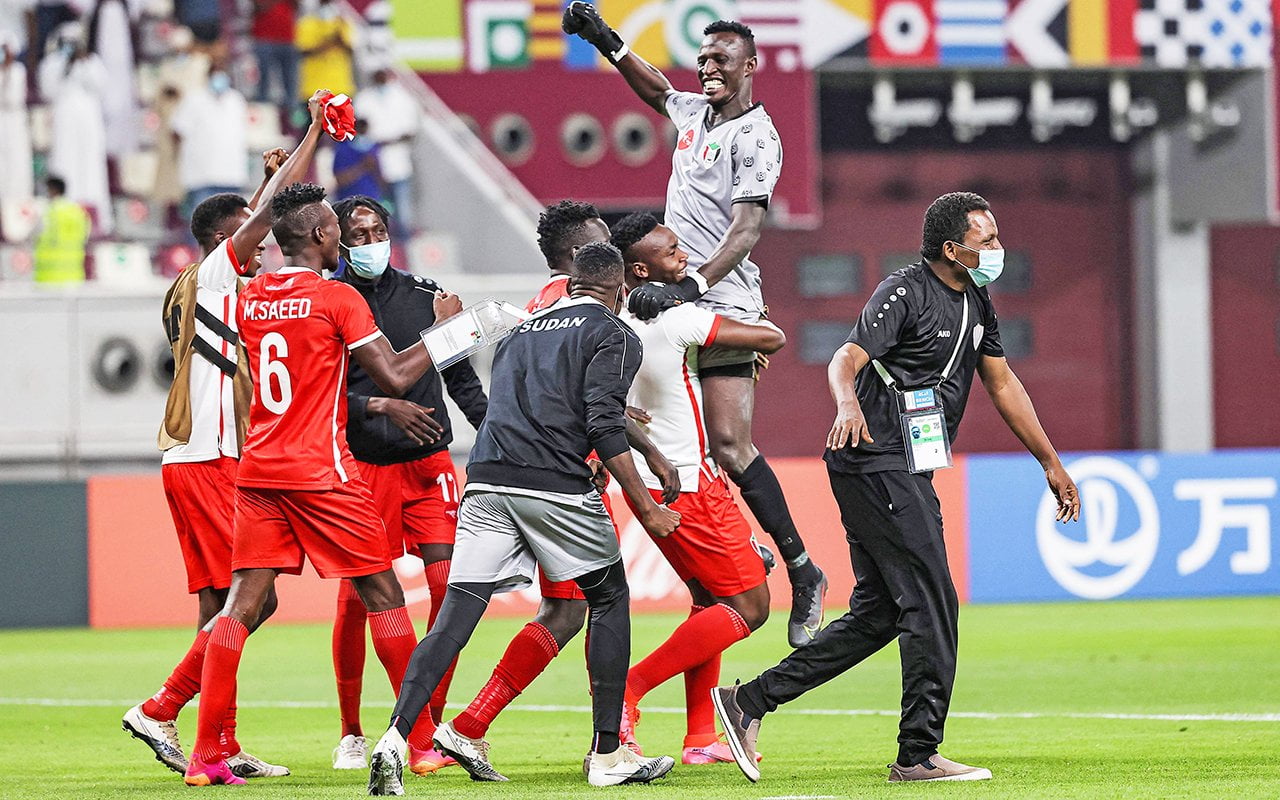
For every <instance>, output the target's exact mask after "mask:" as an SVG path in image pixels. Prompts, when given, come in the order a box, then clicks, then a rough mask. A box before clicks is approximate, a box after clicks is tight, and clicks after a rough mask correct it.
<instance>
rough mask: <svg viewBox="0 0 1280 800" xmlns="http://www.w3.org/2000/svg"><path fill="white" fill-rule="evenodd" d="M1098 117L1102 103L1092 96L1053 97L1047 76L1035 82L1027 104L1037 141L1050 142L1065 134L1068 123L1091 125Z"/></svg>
mask: <svg viewBox="0 0 1280 800" xmlns="http://www.w3.org/2000/svg"><path fill="white" fill-rule="evenodd" d="M1097 116H1098V104H1097V103H1096V102H1095V101H1094V100H1092V99H1091V98H1088V97H1068V98H1064V99H1062V100H1055V99H1054V98H1053V86H1052V85H1051V84H1050V83H1049V79H1048V78H1047V77H1045V76H1044V75H1037V76H1036V77H1035V78H1033V79H1032V81H1031V101H1030V102H1029V103H1028V104H1027V119H1028V120H1029V121H1030V122H1031V137H1032V138H1033V139H1035V140H1036V141H1037V142H1047V141H1049V140H1050V139H1052V138H1053V137H1054V136H1056V135H1058V134H1059V133H1062V130H1063V129H1064V128H1066V127H1067V126H1072V127H1078V128H1087V127H1089V126H1090V125H1092V124H1093V121H1094V119H1096V118H1097Z"/></svg>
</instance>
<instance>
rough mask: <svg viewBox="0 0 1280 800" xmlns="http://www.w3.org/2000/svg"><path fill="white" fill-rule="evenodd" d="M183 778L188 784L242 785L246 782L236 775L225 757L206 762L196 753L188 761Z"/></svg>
mask: <svg viewBox="0 0 1280 800" xmlns="http://www.w3.org/2000/svg"><path fill="white" fill-rule="evenodd" d="M182 780H183V782H184V783H186V784H187V785H188V786H213V785H214V784H219V783H221V784H225V785H227V786H241V785H243V784H244V783H245V779H244V778H238V777H236V775H235V773H234V772H232V771H231V767H229V766H227V762H226V760H225V759H222V758H219V759H218V760H217V761H214V762H213V763H205V761H204V760H203V759H202V758H200V756H197V755H195V754H194V753H192V754H191V760H190V761H189V762H188V763H187V774H186V775H184V776H183V778H182Z"/></svg>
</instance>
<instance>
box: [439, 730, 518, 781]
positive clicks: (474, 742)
mask: <svg viewBox="0 0 1280 800" xmlns="http://www.w3.org/2000/svg"><path fill="white" fill-rule="evenodd" d="M433 744H435V746H436V750H438V751H440V752H441V753H444V754H445V755H447V756H452V757H453V760H454V761H457V762H458V764H459V765H461V766H462V768H463V769H465V770H466V771H467V774H469V775H470V776H471V780H473V781H492V782H495V783H500V782H503V781H506V780H508V779H507V776H505V775H503V774H502V773H501V772H498V771H497V770H496V769H494V768H493V765H492V764H490V763H489V743H488V742H486V741H485V740H484V739H468V738H467V737H466V736H463V735H462V734H460V733H458V732H457V731H456V730H454V729H453V725H452V724H450V723H448V722H444V723H441V724H440V726H439V727H438V728H436V735H435V738H434V741H433Z"/></svg>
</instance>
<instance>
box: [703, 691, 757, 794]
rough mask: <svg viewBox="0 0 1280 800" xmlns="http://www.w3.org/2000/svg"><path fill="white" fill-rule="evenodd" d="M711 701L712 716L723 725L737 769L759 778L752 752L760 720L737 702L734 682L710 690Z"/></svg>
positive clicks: (753, 752)
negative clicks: (751, 715)
mask: <svg viewBox="0 0 1280 800" xmlns="http://www.w3.org/2000/svg"><path fill="white" fill-rule="evenodd" d="M711 702H712V703H713V704H714V705H715V707H716V718H717V719H719V720H720V727H722V728H724V738H725V743H726V744H728V745H729V752H731V753H733V760H734V761H735V762H737V764H738V769H740V770H742V774H743V775H746V776H747V780H749V781H751V782H752V783H755V782H756V781H758V780H760V764H759V762H760V758H759V756H758V755H757V753H756V738H757V737H758V736H759V735H760V720H758V719H754V718H753V717H748V716H747V715H746V713H744V712H743V710H742V708H741V707H740V706H739V705H738V685H737V684H734V685H733V686H717V687H716V688H714V689H712V690H711Z"/></svg>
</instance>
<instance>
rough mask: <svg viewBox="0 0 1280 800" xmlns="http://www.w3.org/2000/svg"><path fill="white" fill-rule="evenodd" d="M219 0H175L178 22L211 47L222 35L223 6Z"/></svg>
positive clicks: (174, 8)
mask: <svg viewBox="0 0 1280 800" xmlns="http://www.w3.org/2000/svg"><path fill="white" fill-rule="evenodd" d="M221 5H222V4H221V3H220V2H218V0H173V11H174V14H175V15H176V16H177V18H178V22H181V23H182V24H183V25H186V26H187V27H188V28H190V29H191V32H192V33H193V34H195V37H196V41H197V42H199V43H200V44H201V45H202V46H204V47H206V48H207V47H210V46H212V45H213V44H215V43H216V42H217V41H218V38H219V37H221V36H222V8H221Z"/></svg>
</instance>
